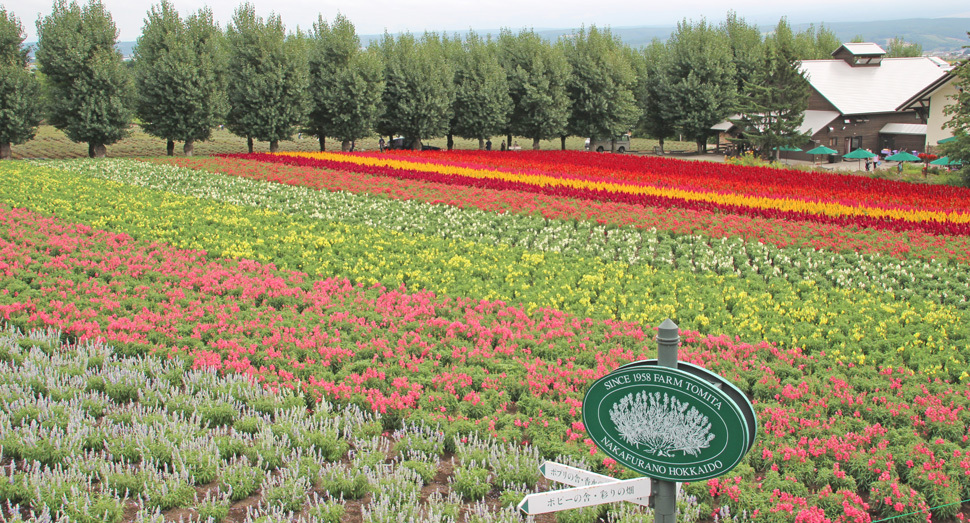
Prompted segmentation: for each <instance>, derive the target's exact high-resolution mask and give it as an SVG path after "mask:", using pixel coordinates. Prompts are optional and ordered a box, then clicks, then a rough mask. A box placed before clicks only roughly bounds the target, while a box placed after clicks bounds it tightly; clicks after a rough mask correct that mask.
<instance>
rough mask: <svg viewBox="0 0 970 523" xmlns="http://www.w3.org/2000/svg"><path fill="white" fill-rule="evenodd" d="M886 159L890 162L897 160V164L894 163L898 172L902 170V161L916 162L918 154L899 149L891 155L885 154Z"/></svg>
mask: <svg viewBox="0 0 970 523" xmlns="http://www.w3.org/2000/svg"><path fill="white" fill-rule="evenodd" d="M886 159H887V160H889V161H890V162H899V163H898V164H896V169H897V170H898V171H899V172H903V162H918V161H919V156H916V155H915V154H912V153H908V152H906V151H899V152H898V153H896V154H894V155H892V156H887V157H886Z"/></svg>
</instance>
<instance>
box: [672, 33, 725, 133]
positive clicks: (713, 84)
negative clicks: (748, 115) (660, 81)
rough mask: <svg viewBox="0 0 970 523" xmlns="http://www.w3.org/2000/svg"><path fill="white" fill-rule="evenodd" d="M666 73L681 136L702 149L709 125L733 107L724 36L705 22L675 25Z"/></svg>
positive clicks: (720, 119) (709, 128)
mask: <svg viewBox="0 0 970 523" xmlns="http://www.w3.org/2000/svg"><path fill="white" fill-rule="evenodd" d="M667 48H668V53H669V54H668V58H669V59H668V60H666V61H665V62H664V71H663V72H662V73H661V74H663V75H665V76H666V77H667V78H668V79H669V82H670V84H671V86H672V89H673V104H672V110H676V114H677V126H678V127H679V128H680V130H681V132H683V134H684V136H687V137H689V138H690V139H692V140H694V142H695V143H697V150H698V152H700V151H703V150H704V148H705V146H706V143H707V138H708V136H710V135H711V133H712V131H711V127H713V126H714V125H716V124H717V123H719V122H721V121H723V120H724V119H725V118H727V117H728V116H729V115H730V114H731V113H732V111H733V109H734V108H735V97H736V95H737V80H736V79H735V70H734V61H733V56H732V54H731V49H730V46H729V44H728V42H727V39H726V38H724V36H723V34H722V33H721V32H720V31H718V30H717V28H715V27H713V26H711V25H710V24H708V23H707V22H706V21H704V20H701V21H700V22H698V23H693V24H692V23H688V22H687V21H683V22H681V23H679V24H677V31H676V32H674V34H673V35H672V36H671V37H670V40H668V41H667Z"/></svg>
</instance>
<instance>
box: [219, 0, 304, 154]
mask: <svg viewBox="0 0 970 523" xmlns="http://www.w3.org/2000/svg"><path fill="white" fill-rule="evenodd" d="M226 44H227V53H228V64H227V71H226V74H227V77H228V81H227V88H226V91H227V94H228V100H229V110H228V112H227V114H226V126H227V127H228V128H229V130H230V131H231V132H233V133H234V134H236V135H238V136H245V137H246V139H247V141H248V142H249V151H250V152H252V150H253V140H254V139H255V140H260V141H265V142H269V144H270V151H273V152H275V151H277V150H278V149H279V141H280V140H287V139H289V138H290V137H292V136H293V133H295V132H296V131H297V128H298V127H299V126H300V125H302V124H303V123H304V119H305V117H306V113H307V101H306V98H307V95H306V93H307V87H308V84H309V75H308V72H307V57H306V53H305V52H303V51H304V50H305V46H304V42H303V41H302V39H301V37H300V35H296V36H294V37H291V38H287V36H286V30H285V28H284V26H283V21H282V19H281V18H280V17H279V15H276V14H270V16H269V17H267V18H266V20H263V18H262V17H260V16H257V15H256V8H255V6H254V5H253V4H250V3H244V4H242V5H241V6H239V7H238V8H237V9H236V12H235V14H234V15H233V18H232V22H231V23H230V24H229V27H228V29H227V31H226Z"/></svg>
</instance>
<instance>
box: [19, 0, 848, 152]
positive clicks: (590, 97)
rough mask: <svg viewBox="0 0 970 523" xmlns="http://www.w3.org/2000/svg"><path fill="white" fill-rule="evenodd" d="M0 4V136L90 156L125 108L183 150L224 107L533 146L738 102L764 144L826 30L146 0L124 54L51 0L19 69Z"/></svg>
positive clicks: (779, 131)
mask: <svg viewBox="0 0 970 523" xmlns="http://www.w3.org/2000/svg"><path fill="white" fill-rule="evenodd" d="M0 14H2V16H0V67H3V68H4V74H3V76H2V77H0V152H2V151H6V154H7V155H8V156H9V149H10V143H22V142H23V141H25V140H27V139H30V137H32V136H33V129H35V128H36V125H37V121H38V119H39V116H40V114H41V111H42V109H43V113H44V114H45V115H46V117H47V119H48V121H49V122H50V123H51V124H52V125H54V126H56V127H57V128H59V129H62V130H63V131H64V132H65V133H67V135H68V136H69V137H70V138H71V139H72V140H74V141H78V142H87V143H88V144H89V153H90V155H91V156H103V155H104V153H105V146H106V145H109V144H111V143H114V142H116V141H118V140H120V139H121V138H123V137H124V136H125V135H126V133H127V132H128V129H129V126H130V123H131V122H132V121H133V118H135V117H137V118H138V120H139V121H140V123H141V124H142V126H143V128H144V130H145V131H146V132H147V133H149V134H151V135H154V136H157V137H159V138H161V139H163V140H165V141H166V144H167V151H168V153H169V154H173V152H174V148H175V144H176V142H181V143H183V144H184V146H183V148H184V151H185V153H186V154H192V151H193V144H194V143H195V142H197V141H200V140H206V139H208V138H209V137H210V133H211V130H212V129H213V128H214V127H216V126H217V125H219V124H223V123H224V124H225V125H226V127H227V128H228V129H229V130H230V131H231V132H233V133H235V134H237V135H239V136H244V137H246V138H247V140H248V142H249V147H250V150H252V146H253V142H254V141H265V142H269V144H270V150H276V149H277V148H278V144H279V141H280V140H285V139H288V138H290V137H292V136H293V135H294V134H295V133H297V132H303V133H306V134H308V135H311V136H316V137H317V138H318V139H319V141H320V148H321V149H324V148H325V147H326V139H327V138H328V137H329V138H332V139H335V140H336V141H338V142H339V143H340V144H341V146H342V148H344V149H346V148H348V147H349V146H350V144H351V143H352V142H353V141H354V140H357V139H360V138H363V137H365V136H368V135H371V134H372V133H374V132H377V133H379V134H381V135H387V136H391V135H403V136H405V137H406V142H407V143H409V144H411V145H412V146H414V147H415V148H417V147H420V145H421V141H422V140H427V139H428V138H433V137H441V136H447V137H448V143H449V146H450V145H451V144H452V143H453V137H454V136H459V137H462V138H466V139H477V140H478V141H479V144H480V146H484V143H485V141H486V140H488V139H489V138H490V137H492V136H496V135H498V136H502V135H504V136H506V137H507V139H508V141H509V143H511V141H512V136H513V135H514V136H521V137H525V138H528V139H531V140H532V142H533V146H534V147H536V148H538V145H539V141H540V140H546V139H554V138H557V137H559V138H561V139H562V143H563V146H564V145H565V138H566V136H569V135H574V136H575V135H578V136H590V137H609V136H615V135H618V134H621V133H625V132H627V131H630V130H631V129H634V128H636V129H639V131H641V132H643V133H646V134H647V135H650V136H653V137H656V138H659V139H660V140H661V145H662V144H663V142H662V140H663V139H664V138H668V137H671V136H675V135H681V136H684V137H687V138H689V139H691V140H694V141H695V142H696V143H697V144H698V148H699V149H700V148H703V147H704V144H705V143H706V141H707V138H708V136H709V135H710V132H711V131H710V129H711V127H712V126H713V125H715V124H717V123H718V122H720V121H723V120H724V119H725V118H726V117H728V116H729V115H731V114H734V113H735V112H739V111H743V112H744V113H745V114H747V115H750V116H747V117H744V118H742V119H741V120H739V121H738V125H740V126H741V127H742V128H743V129H744V130H745V131H746V133H745V136H746V137H747V138H746V139H748V140H750V143H749V145H751V146H752V147H754V148H756V149H759V150H770V149H771V148H773V147H777V146H778V145H779V144H783V143H784V142H785V140H791V139H793V138H792V134H793V131H794V129H795V128H797V126H798V123H799V122H798V115H799V114H801V112H802V111H803V110H804V108H805V103H806V99H807V92H808V89H807V86H806V82H805V80H804V78H803V77H802V76H801V74H800V73H799V72H798V60H800V59H806V58H818V57H826V56H828V55H829V54H830V53H831V52H832V50H834V49H835V48H836V47H838V45H839V42H838V40H837V39H836V38H835V36H834V35H833V34H832V33H831V32H830V31H828V30H826V29H824V28H820V29H815V28H814V27H813V28H810V29H809V30H807V31H803V32H801V33H797V34H795V33H793V32H792V30H791V28H790V27H789V26H788V24H787V22H786V21H785V20H782V21H781V22H780V23H779V24H778V26H777V27H776V29H775V31H774V32H773V33H772V34H771V35H768V36H767V37H765V36H763V35H762V34H761V32H760V31H759V30H758V29H757V27H755V26H754V25H751V24H748V23H746V22H745V21H744V20H743V19H742V18H739V17H737V16H736V15H734V14H733V13H731V14H729V16H728V18H727V20H726V21H725V22H724V23H722V24H719V25H715V24H711V23H709V22H707V21H705V20H701V21H700V22H687V21H684V22H682V23H680V24H678V26H677V29H676V31H675V32H674V34H673V35H672V36H671V38H670V39H669V40H668V41H666V42H659V41H655V42H654V43H653V44H651V45H649V46H646V47H645V48H643V49H631V48H630V47H628V46H626V45H624V44H623V43H622V42H621V41H620V40H619V39H618V38H617V37H616V36H615V35H613V34H612V33H611V32H610V31H609V30H601V29H598V28H596V27H590V28H583V29H581V30H579V31H578V33H576V34H574V35H572V36H571V37H569V38H563V39H560V40H559V41H558V42H555V43H550V42H547V41H546V40H544V39H542V38H541V37H540V36H539V35H537V34H536V33H535V32H533V31H531V30H525V31H520V32H518V33H513V32H512V31H509V30H507V29H506V30H503V31H501V33H500V34H499V35H498V37H497V38H495V39H490V38H482V37H480V36H478V35H476V34H474V33H471V34H468V35H467V36H465V37H464V38H459V37H457V36H455V37H448V36H446V35H439V34H435V33H426V34H424V35H423V36H420V37H417V36H414V35H411V34H403V35H399V36H396V37H395V36H392V35H388V34H385V35H384V37H383V38H382V39H381V40H380V41H378V42H377V43H375V44H374V45H371V46H369V47H367V48H363V47H362V46H361V43H360V39H359V38H358V36H357V34H356V31H355V29H354V26H353V24H352V23H351V22H350V21H349V20H347V19H346V18H344V17H342V16H339V15H338V16H337V17H336V18H335V19H334V20H333V21H332V22H330V23H328V22H327V21H326V20H324V19H323V18H322V17H320V18H318V20H317V21H316V23H314V24H313V26H312V29H311V30H310V31H309V32H302V31H299V30H298V31H296V32H295V33H289V34H288V33H287V31H286V28H285V27H284V26H283V23H282V21H281V19H280V17H279V16H276V15H270V16H269V17H267V18H262V17H260V16H258V15H257V14H256V10H255V7H254V5H253V4H250V3H245V4H242V5H241V6H239V8H237V9H236V11H235V13H234V16H233V18H232V20H231V21H230V22H229V24H228V25H227V27H226V28H225V30H221V29H220V28H219V27H218V25H217V24H216V23H215V22H214V20H213V17H212V12H211V11H210V10H208V8H203V9H200V10H199V11H197V12H195V13H192V14H190V15H188V16H186V17H183V16H181V15H180V14H179V13H178V12H177V10H176V9H175V8H174V6H173V4H172V3H171V2H170V0H162V1H161V3H160V4H158V5H155V6H153V7H152V8H151V10H150V11H149V12H148V14H147V17H146V19H145V25H144V27H143V30H142V35H141V37H140V38H139V39H138V42H137V46H136V48H135V54H134V57H133V61H132V63H131V64H130V65H131V67H126V64H125V63H124V62H123V61H122V57H121V55H120V54H119V53H118V51H117V50H116V49H115V43H116V40H117V36H118V31H117V29H116V27H115V25H114V23H113V21H112V19H111V16H110V14H109V13H108V12H107V11H106V10H105V8H104V5H103V4H102V3H100V0H89V2H88V3H87V4H85V5H83V6H79V5H78V4H77V3H75V2H73V1H72V2H70V3H68V1H67V0H56V1H55V3H54V6H53V10H52V12H51V14H50V15H48V16H47V17H44V18H42V19H40V20H38V22H37V29H38V35H39V42H38V46H37V51H36V58H37V64H38V71H39V72H38V74H36V75H32V74H30V73H29V72H27V70H26V69H25V66H26V56H27V54H26V50H25V49H24V47H23V39H24V34H23V27H22V26H21V25H20V23H19V21H18V20H17V19H16V18H14V17H13V15H12V14H8V13H7V12H6V11H0ZM38 79H40V80H41V81H38ZM38 92H42V93H43V96H37V93H38ZM41 101H42V102H43V103H41ZM8 107H9V109H8ZM7 120H10V121H9V122H8V121H7Z"/></svg>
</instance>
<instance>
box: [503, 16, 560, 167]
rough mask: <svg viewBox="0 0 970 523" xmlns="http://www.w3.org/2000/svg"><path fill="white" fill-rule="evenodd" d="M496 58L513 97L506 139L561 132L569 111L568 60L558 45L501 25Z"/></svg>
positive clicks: (535, 146)
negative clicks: (555, 45)
mask: <svg viewBox="0 0 970 523" xmlns="http://www.w3.org/2000/svg"><path fill="white" fill-rule="evenodd" d="M498 43H499V62H500V63H501V64H502V67H503V68H504V69H505V75H506V78H507V79H508V84H509V96H510V97H511V98H512V114H511V116H510V117H509V129H508V131H507V134H508V139H509V141H510V142H511V140H512V135H513V134H515V135H518V136H525V137H526V138H532V148H533V149H538V148H539V140H548V139H550V138H555V137H557V136H564V135H565V134H566V132H567V123H568V120H569V114H570V101H569V94H568V93H567V92H566V83H567V82H568V81H569V74H570V68H569V62H568V61H567V60H566V57H565V55H564V54H563V51H562V49H561V48H559V47H553V46H551V45H549V43H547V42H546V41H544V40H543V39H542V38H541V37H540V36H539V35H538V34H536V33H535V32H534V31H531V30H528V31H527V30H523V31H520V32H519V34H518V35H514V34H512V32H511V31H509V30H507V29H504V30H502V32H501V34H500V35H499V39H498Z"/></svg>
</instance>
